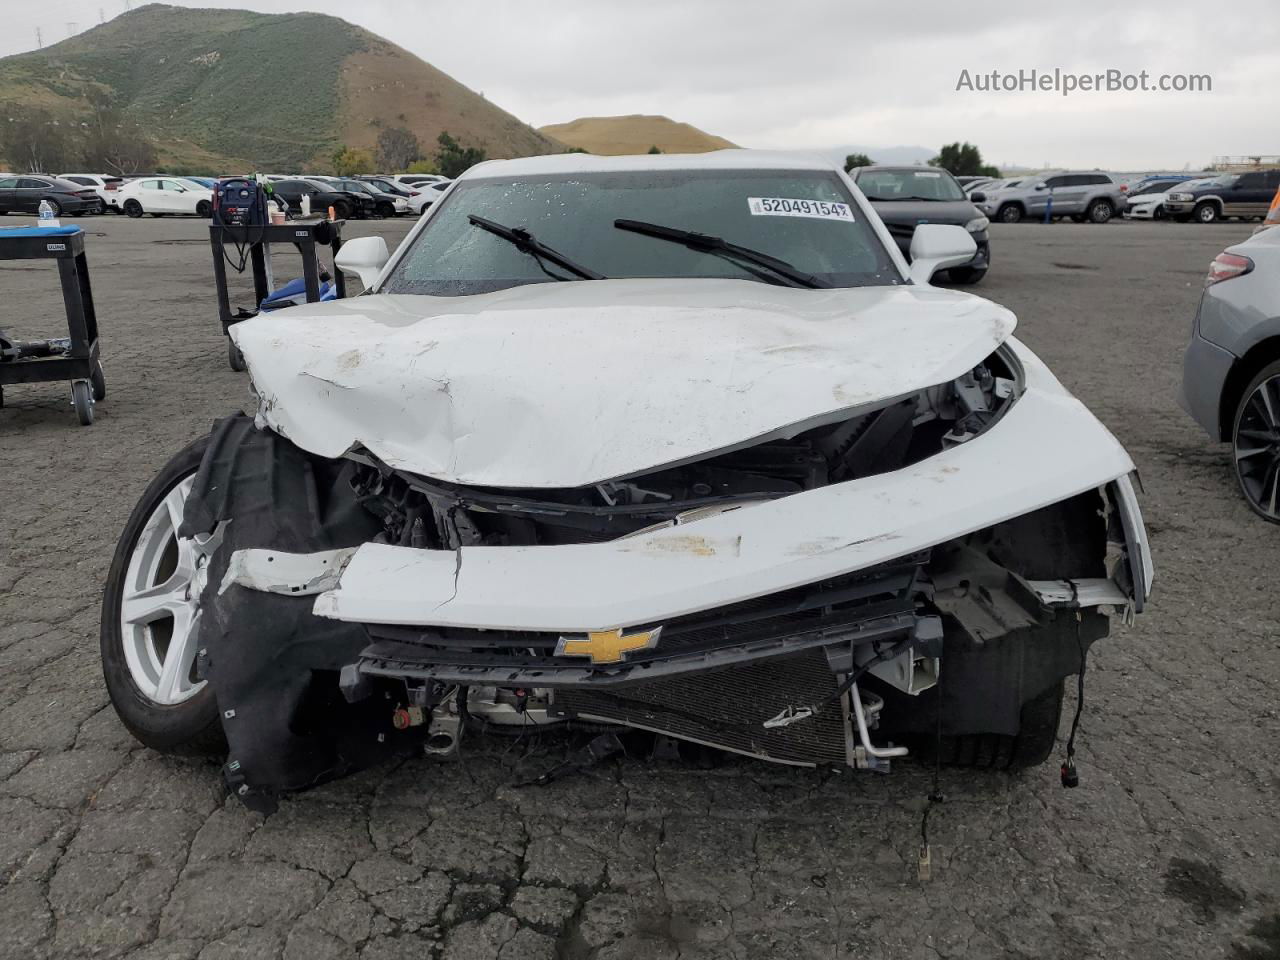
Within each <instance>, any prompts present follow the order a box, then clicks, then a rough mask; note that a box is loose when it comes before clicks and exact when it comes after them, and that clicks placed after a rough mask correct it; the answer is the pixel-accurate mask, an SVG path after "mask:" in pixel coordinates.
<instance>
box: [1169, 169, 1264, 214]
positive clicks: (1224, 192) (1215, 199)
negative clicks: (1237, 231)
mask: <svg viewBox="0 0 1280 960" xmlns="http://www.w3.org/2000/svg"><path fill="white" fill-rule="evenodd" d="M1278 189H1280V170H1250V171H1249V172H1248V173H1224V174H1223V175H1222V176H1220V177H1216V178H1214V179H1213V180H1211V181H1209V182H1208V183H1206V184H1202V185H1201V186H1199V187H1196V188H1195V189H1194V190H1190V191H1186V192H1179V191H1174V192H1173V193H1170V194H1169V197H1168V199H1167V200H1165V202H1164V212H1165V213H1167V214H1168V215H1169V216H1171V217H1172V218H1173V219H1174V220H1182V221H1186V220H1198V221H1199V222H1200V223H1213V222H1214V221H1215V220H1222V219H1225V218H1227V217H1240V218H1242V219H1246V220H1247V219H1252V218H1258V219H1261V218H1262V217H1265V216H1266V215H1267V207H1268V206H1270V204H1271V198H1272V197H1274V196H1275V195H1276V190H1278Z"/></svg>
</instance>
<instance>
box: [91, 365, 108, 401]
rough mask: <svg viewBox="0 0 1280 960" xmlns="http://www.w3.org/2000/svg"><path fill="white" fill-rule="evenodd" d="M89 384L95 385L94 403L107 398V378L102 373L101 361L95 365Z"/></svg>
mask: <svg viewBox="0 0 1280 960" xmlns="http://www.w3.org/2000/svg"><path fill="white" fill-rule="evenodd" d="M89 386H91V387H93V402H94V403H101V402H102V401H103V400H105V399H107V378H106V377H105V376H103V374H102V364H101V363H95V364H94V365H93V372H92V373H90V374H89Z"/></svg>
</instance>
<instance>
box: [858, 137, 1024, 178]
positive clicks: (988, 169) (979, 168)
mask: <svg viewBox="0 0 1280 960" xmlns="http://www.w3.org/2000/svg"><path fill="white" fill-rule="evenodd" d="M874 165H875V161H874V160H872V159H871V158H870V157H869V156H867V155H866V154H865V153H851V154H849V155H848V156H847V157H845V158H844V169H845V172H846V173H848V172H849V171H850V170H852V169H853V168H854V167H870V166H874ZM929 166H931V167H941V168H942V169H943V170H946V171H948V172H949V173H951V174H952V175H953V176H956V177H998V176H1000V171H999V170H998V169H997V168H996V167H993V166H992V165H991V164H989V163H984V162H983V160H982V151H981V150H979V149H978V148H977V147H975V146H974V145H973V144H972V143H968V142H965V143H960V142H958V141H957V142H956V143H948V144H947V145H946V146H944V147H943V148H942V149H941V150H939V151H938V155H937V156H936V157H934V158H933V159H932V160H930V161H929Z"/></svg>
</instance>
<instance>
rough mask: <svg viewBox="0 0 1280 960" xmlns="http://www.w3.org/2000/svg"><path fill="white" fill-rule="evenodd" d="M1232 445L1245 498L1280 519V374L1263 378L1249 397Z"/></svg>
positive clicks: (1269, 514) (1260, 510)
mask: <svg viewBox="0 0 1280 960" xmlns="http://www.w3.org/2000/svg"><path fill="white" fill-rule="evenodd" d="M1232 445H1233V448H1234V452H1235V460H1236V476H1237V477H1238V478H1239V480H1240V489H1241V490H1242V491H1243V492H1244V495H1245V498H1246V499H1247V500H1248V501H1249V504H1250V506H1252V507H1253V509H1254V510H1256V511H1257V512H1258V513H1260V514H1262V515H1263V516H1264V517H1266V518H1267V519H1269V520H1273V521H1276V522H1280V374H1277V375H1276V376H1273V377H1268V378H1267V379H1265V380H1262V381H1261V382H1259V383H1258V384H1257V385H1256V386H1255V387H1254V388H1253V392H1252V393H1250V394H1249V396H1248V397H1247V398H1246V399H1245V401H1244V403H1243V404H1242V405H1241V407H1240V414H1239V416H1238V417H1237V418H1236V432H1235V437H1234V438H1233V443H1232Z"/></svg>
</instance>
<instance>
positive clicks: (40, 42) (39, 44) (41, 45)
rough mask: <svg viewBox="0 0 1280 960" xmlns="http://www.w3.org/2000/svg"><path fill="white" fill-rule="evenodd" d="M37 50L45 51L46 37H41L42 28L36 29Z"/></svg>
mask: <svg viewBox="0 0 1280 960" xmlns="http://www.w3.org/2000/svg"><path fill="white" fill-rule="evenodd" d="M36 49H38V50H43V49H44V37H42V36H40V28H39V27H36Z"/></svg>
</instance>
